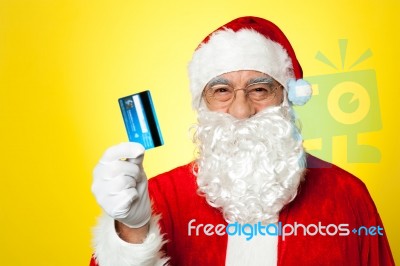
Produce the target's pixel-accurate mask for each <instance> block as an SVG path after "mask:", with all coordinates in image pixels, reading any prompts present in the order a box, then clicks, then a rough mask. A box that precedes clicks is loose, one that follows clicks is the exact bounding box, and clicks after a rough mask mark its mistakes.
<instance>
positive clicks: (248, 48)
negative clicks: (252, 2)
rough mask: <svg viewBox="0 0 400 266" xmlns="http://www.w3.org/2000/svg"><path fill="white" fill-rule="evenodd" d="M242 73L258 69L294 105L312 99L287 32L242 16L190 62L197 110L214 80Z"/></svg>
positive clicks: (208, 39) (212, 36)
mask: <svg viewBox="0 0 400 266" xmlns="http://www.w3.org/2000/svg"><path fill="white" fill-rule="evenodd" d="M238 70H255V71H259V72H262V73H265V74H267V75H269V76H271V77H272V78H274V79H275V80H276V81H278V82H279V83H280V84H281V85H283V86H284V88H285V89H286V90H287V91H288V99H289V101H290V102H291V103H292V104H296V105H303V104H305V103H306V102H307V101H308V100H309V99H310V97H311V94H312V91H311V86H310V84H309V83H308V82H306V81H304V80H303V79H302V78H303V71H302V69H301V66H300V64H299V62H298V60H297V58H296V54H295V52H294V50H293V48H292V46H291V45H290V42H289V40H288V39H287V38H286V36H285V35H284V33H283V32H282V31H281V30H280V29H279V28H278V27H277V26H276V25H275V24H273V23H272V22H270V21H268V20H265V19H262V18H258V17H241V18H237V19H235V20H232V21H231V22H229V23H227V24H225V25H223V26H221V27H220V28H218V29H217V30H215V31H214V32H212V33H211V34H209V35H208V36H207V37H206V38H205V39H204V40H203V41H202V42H201V44H200V45H199V46H198V48H197V49H196V51H195V52H194V54H193V58H192V60H191V61H190V63H189V79H190V89H191V92H192V98H193V102H192V104H193V108H195V109H197V108H198V107H199V106H200V103H201V97H202V92H203V90H204V88H205V86H206V85H207V83H208V82H209V81H210V80H211V79H212V78H214V77H216V76H219V75H222V74H224V73H228V72H232V71H238Z"/></svg>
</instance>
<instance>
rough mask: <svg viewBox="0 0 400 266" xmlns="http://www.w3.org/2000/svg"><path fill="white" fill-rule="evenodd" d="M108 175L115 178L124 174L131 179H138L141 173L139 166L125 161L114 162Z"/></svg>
mask: <svg viewBox="0 0 400 266" xmlns="http://www.w3.org/2000/svg"><path fill="white" fill-rule="evenodd" d="M109 167H110V173H109V174H110V175H112V176H117V175H120V174H125V175H128V176H132V177H138V176H139V175H140V173H141V168H140V166H139V165H136V164H133V163H130V162H127V161H114V162H112V163H111V164H110V165H109Z"/></svg>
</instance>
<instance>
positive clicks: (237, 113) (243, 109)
mask: <svg viewBox="0 0 400 266" xmlns="http://www.w3.org/2000/svg"><path fill="white" fill-rule="evenodd" d="M228 114H230V115H232V116H233V117H236V118H237V119H246V118H249V117H250V116H252V115H254V114H255V109H254V106H253V105H252V103H251V102H250V101H249V100H248V99H247V97H246V94H245V92H244V91H242V90H238V91H237V92H236V97H235V98H234V100H233V102H232V104H231V105H230V106H229V109H228Z"/></svg>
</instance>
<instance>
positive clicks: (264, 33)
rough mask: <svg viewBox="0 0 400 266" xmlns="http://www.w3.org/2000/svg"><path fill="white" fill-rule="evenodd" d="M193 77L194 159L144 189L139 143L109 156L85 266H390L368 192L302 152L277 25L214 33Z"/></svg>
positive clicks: (297, 71)
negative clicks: (101, 213) (88, 261)
mask: <svg viewBox="0 0 400 266" xmlns="http://www.w3.org/2000/svg"><path fill="white" fill-rule="evenodd" d="M189 78H190V87H191V92H192V97H193V107H194V108H195V109H196V110H197V111H198V125H197V128H196V132H195V136H194V139H195V142H196V145H197V148H198V157H197V158H196V160H195V161H194V162H192V163H189V164H187V165H184V166H181V167H178V168H176V169H174V170H172V171H170V172H167V173H163V174H161V175H159V176H156V177H154V178H151V179H150V180H149V181H148V180H147V178H146V175H145V173H144V169H143V167H142V160H143V155H144V148H143V147H142V146H141V145H140V144H137V143H122V144H119V145H116V146H114V147H111V148H110V149H108V150H107V151H106V152H105V154H104V155H103V157H102V158H101V160H100V162H99V164H98V165H97V166H96V168H95V170H94V181H93V185H92V191H93V193H94V195H95V197H96V199H97V201H98V203H99V205H100V206H101V207H102V208H103V210H104V211H105V214H104V216H103V217H101V218H100V220H99V224H98V226H97V227H96V229H95V236H94V249H95V252H94V255H93V257H92V261H91V265H100V266H111V265H112V266H125V265H164V264H169V265H394V261H393V257H392V255H391V251H390V248H389V244H388V241H387V238H386V235H385V232H384V229H383V225H382V222H381V220H380V217H379V214H378V212H377V210H376V207H375V205H374V203H373V201H372V199H371V197H370V195H369V193H368V191H367V189H366V187H365V185H364V184H363V183H362V182H361V181H360V180H359V179H357V178H356V177H354V176H353V175H351V174H349V173H347V172H346V171H344V170H342V169H340V168H338V167H337V166H335V165H332V164H329V163H326V162H323V161H321V160H319V159H317V158H315V157H313V156H311V155H309V154H306V153H305V151H304V149H303V145H302V138H301V135H300V133H299V129H298V128H297V126H296V115H295V113H294V111H293V109H292V106H293V105H302V104H304V103H305V102H307V101H308V100H309V99H310V97H311V94H312V93H311V86H310V85H309V84H308V83H307V82H306V81H304V80H303V79H302V69H301V66H300V64H299V62H298V61H297V58H296V55H295V53H294V51H293V48H292V47H291V45H290V43H289V41H288V40H287V38H286V37H285V35H284V34H283V32H282V31H281V30H280V29H279V28H278V27H277V26H276V25H274V24H273V23H271V22H269V21H267V20H264V19H261V18H257V17H242V18H238V19H235V20H233V21H231V22H229V23H227V24H226V25H224V26H222V27H221V28H219V29H217V30H216V31H214V32H213V33H211V34H210V35H209V36H207V37H206V38H205V39H204V41H203V42H202V43H201V44H200V45H199V47H198V48H197V49H196V51H195V52H194V55H193V58H192V60H191V62H190V64H189ZM315 115H318V114H315Z"/></svg>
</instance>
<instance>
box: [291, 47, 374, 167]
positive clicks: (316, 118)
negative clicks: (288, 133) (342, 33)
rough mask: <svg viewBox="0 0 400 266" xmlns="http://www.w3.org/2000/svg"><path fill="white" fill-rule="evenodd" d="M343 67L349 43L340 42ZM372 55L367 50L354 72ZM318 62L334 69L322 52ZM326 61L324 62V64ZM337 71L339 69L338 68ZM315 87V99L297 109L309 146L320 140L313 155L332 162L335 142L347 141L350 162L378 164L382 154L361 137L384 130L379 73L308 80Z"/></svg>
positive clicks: (324, 76) (317, 77)
mask: <svg viewBox="0 0 400 266" xmlns="http://www.w3.org/2000/svg"><path fill="white" fill-rule="evenodd" d="M339 45H340V47H341V52H342V53H341V54H342V66H343V68H344V58H345V52H343V50H344V51H345V49H343V48H345V47H346V45H347V40H339ZM370 55H372V53H371V52H370V50H367V51H366V52H365V53H364V54H363V55H362V56H361V57H360V58H359V60H357V61H356V62H355V63H354V64H353V65H352V66H351V67H350V68H352V67H353V66H355V65H357V64H358V63H360V62H362V61H363V60H365V59H366V58H367V57H369V56H370ZM317 59H319V60H320V61H323V62H324V63H327V64H329V65H331V66H334V65H333V64H332V63H330V61H328V59H326V57H324V56H323V55H322V54H321V53H320V52H319V53H318V54H317ZM321 59H322V60H321ZM334 67H335V66H334ZM305 79H306V80H307V81H308V82H310V83H311V84H312V87H313V96H312V98H311V100H310V101H309V102H308V103H307V104H306V106H305V107H302V108H296V112H297V113H298V115H299V117H300V120H301V122H302V134H303V137H304V140H305V142H306V143H307V141H310V140H311V141H312V140H318V141H319V142H320V147H319V148H320V149H311V150H310V149H308V151H310V153H312V154H314V155H315V156H317V157H319V158H322V159H324V160H327V161H332V152H333V149H334V148H335V147H333V146H332V143H333V142H332V139H333V137H335V136H346V138H347V162H349V163H377V162H379V161H380V158H381V155H380V151H379V150H378V149H377V148H376V147H374V146H371V145H365V144H363V145H361V144H359V141H358V135H359V134H360V133H368V132H374V131H378V130H380V129H381V128H382V121H381V113H380V108H379V95H378V87H377V82H376V75H375V71H374V70H372V69H369V70H360V71H349V72H342V73H335V74H328V75H319V76H311V77H305Z"/></svg>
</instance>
